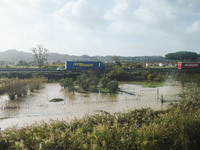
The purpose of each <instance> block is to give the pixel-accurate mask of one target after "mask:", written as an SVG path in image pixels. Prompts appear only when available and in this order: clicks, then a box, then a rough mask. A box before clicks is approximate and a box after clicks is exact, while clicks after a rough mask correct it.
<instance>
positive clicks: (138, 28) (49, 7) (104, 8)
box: [0, 0, 200, 56]
mask: <svg viewBox="0 0 200 150" xmlns="http://www.w3.org/2000/svg"><path fill="white" fill-rule="evenodd" d="M199 8H200V1H199V0H0V52H2V51H6V50H8V49H16V50H20V51H24V52H31V48H33V47H37V46H38V45H40V44H42V45H43V47H45V48H47V49H48V50H49V52H50V53H61V54H68V55H78V56H81V55H90V56H97V55H100V56H107V55H115V56H164V55H165V54H167V53H173V52H177V51H191V52H196V53H198V54H199V53H200V9H199Z"/></svg>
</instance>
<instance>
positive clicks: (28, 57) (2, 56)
mask: <svg viewBox="0 0 200 150" xmlns="http://www.w3.org/2000/svg"><path fill="white" fill-rule="evenodd" d="M112 57H113V56H88V55H82V56H74V55H67V54H59V53H49V54H48V56H47V60H48V61H49V62H57V61H60V62H64V61H70V60H83V61H103V62H112V61H113V59H112ZM117 57H118V58H119V60H120V61H123V62H124V61H127V62H135V63H145V62H166V60H165V59H164V57H162V56H139V57H124V56H117ZM19 60H23V61H26V62H33V61H34V59H33V54H32V53H31V52H30V53H29V52H23V51H18V50H7V51H4V52H0V61H6V62H12V63H17V62H19Z"/></svg>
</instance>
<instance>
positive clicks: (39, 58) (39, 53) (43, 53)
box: [31, 45, 48, 69]
mask: <svg viewBox="0 0 200 150" xmlns="http://www.w3.org/2000/svg"><path fill="white" fill-rule="evenodd" d="M31 51H32V52H33V55H34V59H35V61H36V63H37V65H38V67H39V68H40V69H41V68H42V66H44V64H45V62H46V60H47V54H48V49H46V48H44V47H43V46H42V45H38V47H37V48H32V49H31Z"/></svg>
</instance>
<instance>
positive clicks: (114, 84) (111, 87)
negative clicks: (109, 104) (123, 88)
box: [106, 80, 118, 93]
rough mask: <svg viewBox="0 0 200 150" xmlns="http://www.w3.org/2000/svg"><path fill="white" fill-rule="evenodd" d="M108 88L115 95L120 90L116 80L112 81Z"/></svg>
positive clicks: (107, 85)
mask: <svg viewBox="0 0 200 150" xmlns="http://www.w3.org/2000/svg"><path fill="white" fill-rule="evenodd" d="M106 88H107V89H108V90H109V91H110V92H113V93H115V92H116V91H117V89H118V82H117V81H116V80H113V81H110V82H108V83H107V84H106Z"/></svg>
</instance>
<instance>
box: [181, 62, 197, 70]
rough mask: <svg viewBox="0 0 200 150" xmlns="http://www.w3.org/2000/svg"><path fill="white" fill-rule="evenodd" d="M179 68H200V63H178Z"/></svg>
mask: <svg viewBox="0 0 200 150" xmlns="http://www.w3.org/2000/svg"><path fill="white" fill-rule="evenodd" d="M178 69H200V63H183V62H179V63H178Z"/></svg>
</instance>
